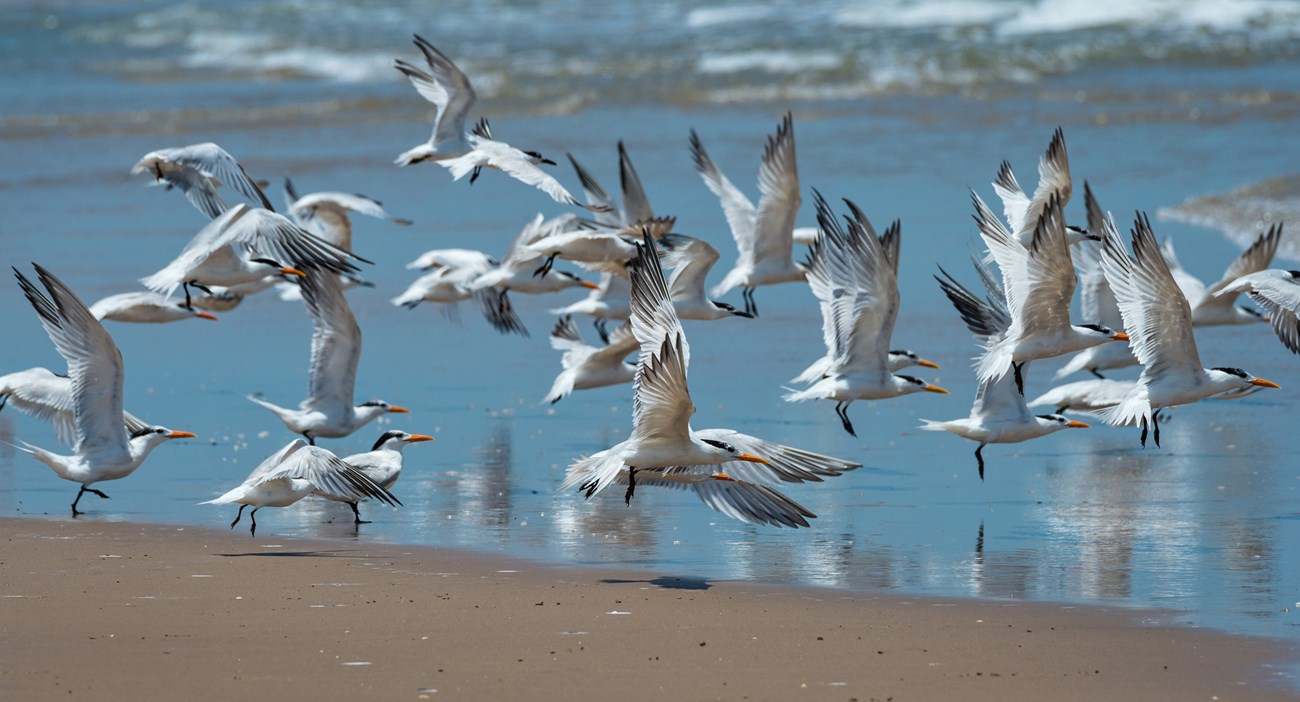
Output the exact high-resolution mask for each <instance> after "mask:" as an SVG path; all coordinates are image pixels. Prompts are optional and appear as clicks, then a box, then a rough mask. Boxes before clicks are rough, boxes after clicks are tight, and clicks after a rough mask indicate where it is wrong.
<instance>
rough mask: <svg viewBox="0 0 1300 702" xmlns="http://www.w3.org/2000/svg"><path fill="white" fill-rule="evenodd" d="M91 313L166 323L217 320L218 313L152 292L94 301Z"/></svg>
mask: <svg viewBox="0 0 1300 702" xmlns="http://www.w3.org/2000/svg"><path fill="white" fill-rule="evenodd" d="M90 313H91V314H93V315H95V319H98V320H100V321H104V320H110V321H113V322H142V323H148V324H164V323H166V322H178V321H180V320H182V319H194V318H196V317H197V318H199V319H207V320H211V321H214V322H215V321H217V317H216V315H214V314H212V313H210V312H205V311H203V310H194V309H190V308H188V307H186V306H185V303H183V302H172V301H170V300H168V299H167V298H166V297H165V296H163V295H160V294H158V293H156V292H150V291H141V292H129V293H119V294H117V295H109V296H108V297H105V298H102V299H100V300H97V301H95V303H94V304H92V305H91V306H90Z"/></svg>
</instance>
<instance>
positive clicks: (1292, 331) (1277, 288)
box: [1215, 268, 1300, 354]
mask: <svg viewBox="0 0 1300 702" xmlns="http://www.w3.org/2000/svg"><path fill="white" fill-rule="evenodd" d="M1239 292H1245V293H1247V294H1249V295H1250V299H1251V300H1254V301H1255V304H1257V305H1259V306H1260V307H1263V308H1264V309H1266V310H1268V318H1269V322H1270V323H1271V324H1272V326H1273V332H1274V333H1276V334H1277V338H1278V340H1280V341H1281V342H1282V344H1283V345H1284V346H1286V347H1287V348H1288V349H1290V350H1291V353H1297V354H1300V320H1298V319H1297V315H1298V314H1300V271H1284V270H1279V269H1276V268H1270V269H1268V270H1263V271H1259V272H1257V273H1251V274H1249V275H1245V276H1242V277H1240V278H1238V279H1236V280H1234V281H1232V282H1230V283H1228V284H1227V285H1225V286H1224V287H1223V288H1222V289H1220V290H1219V291H1218V292H1217V293H1215V294H1216V295H1230V294H1233V293H1239Z"/></svg>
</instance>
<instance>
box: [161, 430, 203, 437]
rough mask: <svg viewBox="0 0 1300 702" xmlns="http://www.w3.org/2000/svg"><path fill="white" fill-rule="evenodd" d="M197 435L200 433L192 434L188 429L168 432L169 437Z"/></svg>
mask: <svg viewBox="0 0 1300 702" xmlns="http://www.w3.org/2000/svg"><path fill="white" fill-rule="evenodd" d="M196 436H198V434H191V433H189V432H188V431H173V432H171V433H169V434H167V438H169V439H193V438H194V437H196Z"/></svg>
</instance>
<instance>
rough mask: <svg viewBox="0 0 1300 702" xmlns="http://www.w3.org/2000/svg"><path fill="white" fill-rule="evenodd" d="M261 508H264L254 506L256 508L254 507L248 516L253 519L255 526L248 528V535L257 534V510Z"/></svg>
mask: <svg viewBox="0 0 1300 702" xmlns="http://www.w3.org/2000/svg"><path fill="white" fill-rule="evenodd" d="M259 509H262V508H261V507H254V508H253V511H252V512H249V513H248V518H249V519H251V520H253V527H252V528H251V529H249V530H248V535H249V536H250V537H253V536H257V510H259Z"/></svg>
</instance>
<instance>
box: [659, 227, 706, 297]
mask: <svg viewBox="0 0 1300 702" xmlns="http://www.w3.org/2000/svg"><path fill="white" fill-rule="evenodd" d="M659 245H660V246H662V247H663V248H664V254H663V256H662V258H663V260H662V261H661V263H662V265H664V266H667V267H668V268H671V269H673V274H672V276H671V277H669V279H668V290H669V293H670V294H671V295H672V297H673V299H675V300H681V299H690V298H697V297H703V296H704V281H705V279H706V278H708V277H709V271H711V270H713V266H714V264H716V263H717V262H718V259H719V258H720V257H721V256H720V254H719V253H718V250H717V249H715V248H713V245H712V244H710V243H708V242H707V241H704V240H702V239H696V238H695V237H690V236H686V235H684V234H665V235H664V236H662V237H660V238H659Z"/></svg>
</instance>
